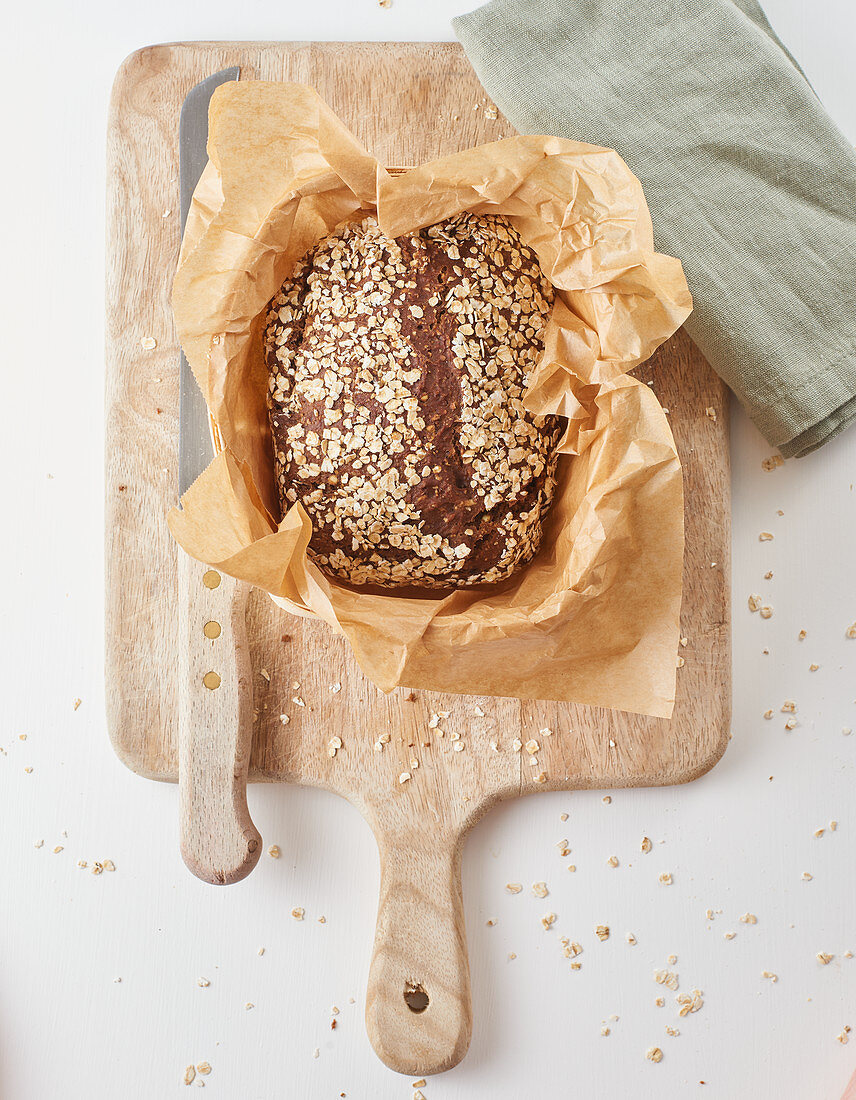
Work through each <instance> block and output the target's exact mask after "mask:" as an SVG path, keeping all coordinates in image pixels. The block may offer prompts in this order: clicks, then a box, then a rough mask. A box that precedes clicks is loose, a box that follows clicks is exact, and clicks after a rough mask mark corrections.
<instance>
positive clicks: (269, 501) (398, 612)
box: [169, 82, 692, 717]
mask: <svg viewBox="0 0 856 1100" xmlns="http://www.w3.org/2000/svg"><path fill="white" fill-rule="evenodd" d="M208 153H209V157H210V161H209V164H208V167H207V168H206V170H205V173H204V174H203V177H202V179H201V180H200V183H199V186H198V187H197V189H196V193H195V195H194V199H193V205H192V207H191V211H190V216H189V218H188V223H187V231H186V234H185V239H184V242H183V246H182V251H181V255H180V259H179V266H178V271H177V274H176V277H175V284H174V290H173V308H174V311H175V320H176V325H177V328H178V333H179V336H180V339H181V344H182V347H183V348H184V350H185V352H186V354H187V358H188V361H189V362H190V365H191V367H192V368H193V371H194V373H195V375H196V377H197V379H198V381H199V384H200V386H201V388H202V392H203V394H204V395H205V399H206V401H207V402H208V406H209V409H210V411H211V415H212V417H213V419H214V421H215V422H216V424H217V426H218V428H219V432H220V434H221V436H222V444H223V449H222V451H221V452H220V453H219V454H218V456H217V457H216V458H215V459H214V461H213V462H212V463H211V465H210V466H209V467H208V469H207V470H205V472H204V473H203V474H202V475H201V476H200V477H199V479H198V480H197V481H196V483H195V484H194V485H193V486H192V487H191V488H190V490H189V491H188V492H187V493H186V494H185V495H184V497H183V498H182V502H181V504H182V507H181V509H180V510H179V509H178V508H176V509H174V510H173V511H172V512H171V513H170V516H169V525H170V529H171V530H172V533H173V535H174V536H175V538H176V539H177V541H178V542H179V543H180V544H181V546H183V547H184V549H185V550H186V551H187V552H188V553H189V554H191V555H192V556H193V557H195V558H198V559H199V560H200V561H203V562H206V563H207V564H209V565H212V566H214V567H216V568H217V569H219V570H222V571H223V572H224V573H228V574H230V575H231V576H234V577H238V578H240V579H241V580H244V581H249V582H250V583H251V584H254V585H256V586H257V587H259V588H262V589H264V590H265V591H267V592H269V593H270V594H271V596H273V597H274V599H275V600H276V602H277V603H279V604H280V605H281V606H282V607H284V608H286V609H287V610H289V611H291V612H294V613H296V614H299V615H309V616H317V617H319V618H321V619H323V620H324V621H325V622H327V623H328V624H329V625H330V626H331V627H332V628H333V629H334V630H336V631H340V632H341V633H343V634H345V635H346V636H347V638H348V640H349V642H350V644H351V646H352V647H353V651H354V654H355V655H356V658H357V660H358V662H359V664H360V666H361V668H362V669H363V671H364V672H365V674H366V675H367V676H368V677H369V678H370V679H372V680H373V681H374V682H375V683H376V684H377V685H378V686H379V687H380V688H382V689H383V690H384V691H389V690H391V689H392V688H394V687H396V686H399V685H402V686H406V687H419V688H425V689H430V690H435V691H448V692H459V693H467V694H473V695H505V696H514V697H517V698H521V699H560V700H568V701H572V702H577V703H589V704H595V705H598V706H606V707H616V708H619V709H621V710H628V711H637V712H639V713H642V714H651V715H658V716H662V717H669V716H670V715H671V713H672V706H673V702H674V693H675V663H676V662H675V655H676V652H677V647H678V636H679V635H678V615H679V611H680V602H681V572H682V559H683V493H682V478H681V468H680V463H679V461H678V456H677V453H676V451H675V445H674V441H673V439H672V434H671V431H670V430H669V426H668V423H667V421H666V417H665V415H664V413H663V410H662V408H661V407H660V405H659V403H658V402H657V399H656V398H655V397H654V395H653V394H652V393H651V391H650V389H649V388H648V387H647V386H644V385H642V384H641V383H640V382H638V381H637V380H636V379H635V378H633V377H632V376H630V375H629V374H628V373H627V372H628V371H630V370H631V369H632V368H633V367H635V366H636V365H637V364H639V363H641V362H642V361H643V360H644V359H646V358H647V357H648V356H649V355H651V353H652V352H653V351H654V349H655V348H657V347H658V346H659V345H660V344H661V343H662V342H663V341H664V340H665V339H667V338H668V337H669V336H670V335H671V334H672V333H673V332H674V331H675V330H676V329H677V328H678V327H679V326H680V325H681V324H682V322H683V321H684V319H685V318H686V317H687V315H688V314H689V312H690V310H691V308H692V302H691V299H690V294H689V291H688V289H687V284H686V281H685V280H684V276H683V271H682V269H681V265H680V263H679V262H678V261H677V260H675V259H672V258H671V257H668V256H662V255H659V254H658V253H656V252H655V251H654V241H653V233H652V227H651V219H650V216H649V214H648V208H647V206H646V203H645V199H644V196H643V194H642V189H641V187H640V184H639V181H638V180H637V179H636V178H635V177H634V176H633V175H632V174H631V172H630V171H629V169H628V168H627V166H626V165H625V164H624V162H623V161H622V160H621V158H620V157H619V156H618V155H617V154H616V153H615V152H613V151H611V150H609V149H601V148H598V147H596V146H592V145H584V144H581V143H579V142H572V141H564V140H560V139H559V138H555V137H533V136H523V137H512V138H506V139H505V140H503V141H497V142H493V143H491V144H489V145H483V146H480V147H479V148H476V149H468V150H466V151H465V152H462V153H458V154H456V155H455V156H450V157H446V158H444V159H442V160H438V161H434V162H432V163H430V164H425V165H422V166H421V167H418V168H413V169H412V170H410V171H408V172H406V173H404V174H401V175H396V176H393V175H390V174H389V173H388V172H386V171H385V169H384V168H383V167H382V166H380V165H379V164H378V163H377V162H376V161H375V160H374V158H373V157H371V156H370V155H369V153H368V152H367V151H366V150H365V149H364V148H363V147H362V145H360V144H359V142H358V141H357V140H356V139H355V138H354V137H353V135H352V134H350V133H349V132H348V131H347V130H346V129H345V127H344V126H343V125H342V123H341V122H340V121H339V119H338V118H336V116H335V115H334V114H333V113H332V112H331V111H330V109H329V108H328V107H327V106H326V104H324V103H323V102H322V100H321V99H320V98H319V97H318V95H317V94H316V93H315V92H314V91H313V90H312V89H311V88H308V87H305V86H303V85H299V84H274V83H263V82H247V83H243V82H241V83H231V84H225V85H223V86H222V87H220V88H219V89H218V90H217V91H216V92H215V94H214V98H213V100H212V103H211V111H210V119H209V142H208ZM465 210H469V211H471V212H473V213H476V214H503V215H505V216H506V217H507V218H508V219H509V221H511V222H512V223H513V224H514V225H515V226H516V228H517V230H518V231H519V233H520V235H521V236H522V238H523V239H524V241H526V242H527V243H528V244H530V245H531V246H532V247H533V248H534V249H535V250H536V252H537V254H538V256H539V259H540V262H541V266H542V268H543V270H544V271H545V273H546V274H547V276H548V277H549V278H550V279H551V281H552V282H553V284H554V286H555V287H556V288H557V291H558V293H557V295H556V303H555V307H554V310H553V314H552V317H551V319H550V321H549V324H548V327H547V330H546V335H545V350H544V354H543V356H542V358H541V360H540V362H539V364H538V366H537V368H536V369H535V371H534V372H533V375H532V377H531V379H530V385H529V390H528V394H527V398H526V404H527V406H528V407H529V408H530V409H532V410H533V411H534V412H539V413H548V412H550V413H559V414H561V415H562V416H564V417H566V418H567V430H566V431H565V433H564V436H563V438H562V440H561V443H560V450H561V451H562V452H563V454H562V457H561V458H560V460H559V462H560V466H559V484H558V488H557V490H556V497H555V501H554V503H553V506H552V509H551V511H550V513H549V516H548V519H547V523H546V525H545V531H544V539H543V543H542V547H541V550H540V552H539V553H538V555H537V557H536V558H535V559H534V560H533V562H532V563H531V564H530V565H529V566H528V567H527V568H526V569H524V570H523V571H522V572H521V573H519V574H518V575H517V576H516V577H515V578H512V580H511V581H508V582H506V583H505V584H503V585H500V586H498V587H493V588H490V589H488V588H486V587H482V588H481V589H460V590H458V591H455V592H453V593H451V594H448V595H445V596H444V595H442V594H441V595H439V596H438V595H414V596H409V595H404V596H402V595H390V594H384V595H380V594H372V593H368V592H358V591H355V590H353V589H351V588H348V587H346V586H345V585H343V584H339V583H337V582H336V581H335V580H331V579H330V578H329V577H327V576H326V575H325V574H323V573H322V572H321V571H320V570H319V569H318V568H317V567H316V566H315V565H314V564H313V563H312V562H311V561H310V560H309V558H308V557H307V554H306V547H307V544H308V542H309V538H310V535H311V524H310V521H309V519H308V517H307V515H306V513H305V512H304V511H303V509H302V508H301V507H300V505H294V506H293V507H292V508H290V509H289V511H288V512H287V513H286V515H285V516H284V517H283V519H282V520H281V522H277V517H278V516H279V514H280V512H279V503H278V497H277V491H276V485H275V481H274V470H273V451H272V443H271V439H270V433H269V428H268V416H267V409H266V404H265V395H266V390H267V370H266V366H265V362H264V356H263V354H262V342H261V328H262V318H263V313H264V310H265V307H266V305H267V303H268V302H269V300H270V299H271V298H272V297H273V296H274V294H275V293H276V292H277V290H278V289H279V287H280V285H281V283H282V282H283V280H284V279H285V278H286V276H287V275H288V274H289V273H290V270H291V267H292V265H293V263H294V262H295V260H297V259H298V258H299V257H300V256H302V255H303V253H305V251H306V250H307V249H308V248H309V247H310V246H311V245H312V244H313V243H314V242H315V241H316V240H318V239H319V238H320V237H322V236H324V235H326V234H327V233H328V232H329V231H330V230H332V229H333V228H334V227H335V226H336V225H338V224H340V223H341V222H342V221H344V220H346V219H351V218H361V217H364V216H365V215H366V214H368V213H374V212H375V211H377V216H378V220H379V222H380V225H381V227H382V228H383V230H384V231H385V232H386V233H388V234H389V235H390V236H398V235H400V234H403V233H406V232H409V231H412V230H416V229H419V228H421V227H423V226H427V225H431V224H433V223H434V222H437V221H440V220H442V219H444V218H449V217H452V216H454V215H456V214H458V213H460V212H462V211H465Z"/></svg>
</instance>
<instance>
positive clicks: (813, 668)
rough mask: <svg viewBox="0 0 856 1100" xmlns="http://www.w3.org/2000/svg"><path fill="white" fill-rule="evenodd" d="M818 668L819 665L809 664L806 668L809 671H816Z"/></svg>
mask: <svg viewBox="0 0 856 1100" xmlns="http://www.w3.org/2000/svg"><path fill="white" fill-rule="evenodd" d="M819 668H820V665H809V666H808V670H809V672H817V670H818V669H819Z"/></svg>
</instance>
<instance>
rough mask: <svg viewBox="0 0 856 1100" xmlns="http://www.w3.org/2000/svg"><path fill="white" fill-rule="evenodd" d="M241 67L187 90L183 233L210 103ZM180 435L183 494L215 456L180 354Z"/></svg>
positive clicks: (181, 173) (182, 126) (204, 154)
mask: <svg viewBox="0 0 856 1100" xmlns="http://www.w3.org/2000/svg"><path fill="white" fill-rule="evenodd" d="M240 73H241V70H240V68H238V67H237V66H234V67H233V68H231V69H223V70H221V71H220V72H219V73H214V75H213V76H209V77H208V78H207V79H205V80H203V81H201V82H200V83H199V84H197V85H196V86H195V87H194V88H191V89H190V91H189V92H188V93H187V97H186V98H185V100H184V103H183V105H182V108H181V117H180V119H179V123H178V179H179V189H180V193H181V205H180V208H179V209H180V213H181V235H182V237H183V236H184V226H185V224H186V222H187V213H188V211H189V210H190V200H191V199H192V198H193V192H194V191H195V190H196V185H197V183H199V177H200V176H201V175H202V172H203V170H204V168H205V165H206V164H207V163H208V105H209V104H210V102H211V96H212V95H213V94H214V89H215V88H219V87H220V85H221V84H225V83H226V82H227V81H229V80H237V79H238V78H239V76H240ZM178 376H179V382H178V385H179V414H178V415H179V435H178V492H179V496H182V495H183V494H184V493H185V492H186V491H187V490H188V489H189V488H190V486H191V485H192V484H193V482H194V481H195V480H196V479H197V478H198V477H199V475H200V474H201V473H202V471H203V470H204V469H205V467H206V466H207V465H208V463H209V462H210V461H211V459H212V458H213V457H214V443H213V441H212V439H211V424H210V420H209V417H208V407H207V405H206V404H205V399H204V398H203V396H202V392H201V390H200V389H199V386H198V384H197V382H196V379H195V378H194V377H193V371H192V370H191V369H190V364H189V363H188V362H187V359H186V358H185V357H184V352H182V353H181V355H180V357H179V367H178Z"/></svg>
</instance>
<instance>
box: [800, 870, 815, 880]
mask: <svg viewBox="0 0 856 1100" xmlns="http://www.w3.org/2000/svg"><path fill="white" fill-rule="evenodd" d="M802 877H803V882H811V880H812V879H813V878H814V875H812V874H810V873H809V872H808V871H803V873H802Z"/></svg>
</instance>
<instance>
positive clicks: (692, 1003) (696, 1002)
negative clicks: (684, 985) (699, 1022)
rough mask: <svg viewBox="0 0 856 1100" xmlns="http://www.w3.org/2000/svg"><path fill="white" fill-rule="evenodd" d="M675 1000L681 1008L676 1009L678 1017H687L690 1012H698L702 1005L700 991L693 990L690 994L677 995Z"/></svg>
mask: <svg viewBox="0 0 856 1100" xmlns="http://www.w3.org/2000/svg"><path fill="white" fill-rule="evenodd" d="M675 1000H676V1001H677V1003H678V1004H679V1005H680V1006H681V1007H680V1008H679V1009H678V1015H679V1016H689V1014H690V1013H691V1012H698V1011H699V1009H700V1008H701V1007H702V1005H703V1004H704V1000H703V999H702V995H701V990H700V989H694V990H693V991H692V993H679V994H678V995H677V997H675Z"/></svg>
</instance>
